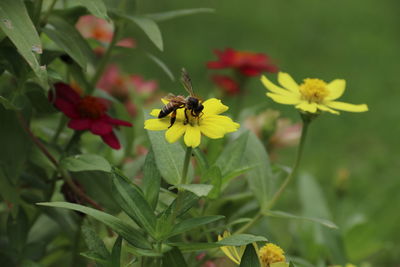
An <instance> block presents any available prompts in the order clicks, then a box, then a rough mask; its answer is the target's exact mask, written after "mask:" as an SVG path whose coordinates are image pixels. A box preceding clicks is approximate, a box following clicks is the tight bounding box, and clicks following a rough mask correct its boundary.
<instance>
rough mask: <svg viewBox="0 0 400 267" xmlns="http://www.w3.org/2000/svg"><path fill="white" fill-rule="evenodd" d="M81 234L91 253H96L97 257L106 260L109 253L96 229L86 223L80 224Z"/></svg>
mask: <svg viewBox="0 0 400 267" xmlns="http://www.w3.org/2000/svg"><path fill="white" fill-rule="evenodd" d="M82 234H83V237H84V238H85V243H86V245H87V247H88V248H89V250H90V253H91V255H96V257H97V258H100V259H102V260H107V259H108V258H109V257H110V253H109V252H108V250H107V249H106V246H105V245H104V242H103V240H101V239H100V237H99V236H98V235H97V233H96V231H95V230H93V229H92V228H91V227H90V226H89V225H88V224H84V225H83V226H82Z"/></svg>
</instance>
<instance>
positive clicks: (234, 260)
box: [220, 246, 240, 264]
mask: <svg viewBox="0 0 400 267" xmlns="http://www.w3.org/2000/svg"><path fill="white" fill-rule="evenodd" d="M220 249H221V250H222V252H224V254H225V255H226V256H228V258H229V259H231V260H232V261H233V262H234V263H236V264H240V261H238V260H237V259H235V257H234V256H233V255H232V253H231V251H230V250H229V247H228V246H224V247H220Z"/></svg>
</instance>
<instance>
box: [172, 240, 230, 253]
mask: <svg viewBox="0 0 400 267" xmlns="http://www.w3.org/2000/svg"><path fill="white" fill-rule="evenodd" d="M168 245H170V246H173V247H178V248H179V249H180V250H181V251H184V252H193V251H204V250H208V249H213V248H218V247H222V246H223V245H221V244H218V243H186V242H174V243H168Z"/></svg>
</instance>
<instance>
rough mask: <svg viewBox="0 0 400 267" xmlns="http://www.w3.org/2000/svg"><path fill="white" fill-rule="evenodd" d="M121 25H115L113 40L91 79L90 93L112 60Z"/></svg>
mask: <svg viewBox="0 0 400 267" xmlns="http://www.w3.org/2000/svg"><path fill="white" fill-rule="evenodd" d="M119 28H120V27H119V25H118V24H116V25H115V30H114V34H113V37H112V40H111V42H110V44H109V45H108V47H107V50H106V52H105V54H104V56H103V57H102V58H101V60H100V63H99V65H98V67H97V70H96V72H95V74H94V76H93V78H92V80H91V81H90V88H89V90H90V91H89V92H87V93H88V94H89V95H90V94H91V93H93V91H94V89H95V88H96V84H97V82H98V81H99V79H100V78H101V75H103V72H104V70H105V68H106V66H107V63H108V61H109V60H110V57H111V54H112V50H113V48H114V47H115V45H116V43H117V41H118V35H119Z"/></svg>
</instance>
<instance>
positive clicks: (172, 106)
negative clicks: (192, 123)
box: [158, 68, 204, 128]
mask: <svg viewBox="0 0 400 267" xmlns="http://www.w3.org/2000/svg"><path fill="white" fill-rule="evenodd" d="M181 82H182V85H183V87H184V88H185V90H186V91H187V92H188V93H189V96H187V97H184V96H181V95H178V96H176V95H173V94H169V95H167V96H166V97H165V98H164V99H165V100H168V101H169V103H168V104H166V105H165V106H164V107H163V108H162V109H161V111H160V113H159V114H158V118H159V119H161V118H164V117H166V116H167V115H168V114H170V113H172V114H171V121H170V123H171V124H170V125H169V127H168V128H171V127H172V125H174V123H175V120H176V111H177V110H178V109H180V108H185V110H184V113H185V122H184V124H187V123H188V122H189V117H188V114H187V111H189V112H190V115H192V117H195V118H199V117H200V116H201V114H202V111H203V109H204V106H203V104H201V101H200V99H199V98H197V97H196V96H195V95H194V92H193V86H192V80H191V79H190V77H189V74H188V73H187V71H186V70H185V69H184V68H183V69H182V77H181Z"/></svg>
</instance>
